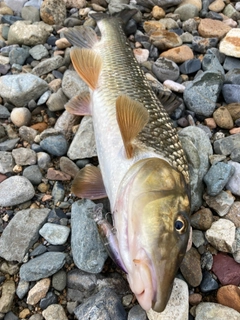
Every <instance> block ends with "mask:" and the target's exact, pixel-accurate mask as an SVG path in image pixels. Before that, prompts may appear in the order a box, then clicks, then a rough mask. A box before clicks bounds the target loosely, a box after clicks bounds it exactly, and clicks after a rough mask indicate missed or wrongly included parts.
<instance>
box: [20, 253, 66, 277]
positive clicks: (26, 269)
mask: <svg viewBox="0 0 240 320" xmlns="http://www.w3.org/2000/svg"><path fill="white" fill-rule="evenodd" d="M65 258H66V254H65V253H62V252H46V253H44V254H42V255H41V256H39V257H36V258H34V259H32V260H30V261H28V262H27V263H24V264H23V265H22V266H21V268H20V278H21V280H25V281H36V280H39V279H43V278H47V277H50V276H51V275H53V274H54V273H56V272H57V271H58V270H60V269H61V268H62V267H63V265H64V263H65Z"/></svg>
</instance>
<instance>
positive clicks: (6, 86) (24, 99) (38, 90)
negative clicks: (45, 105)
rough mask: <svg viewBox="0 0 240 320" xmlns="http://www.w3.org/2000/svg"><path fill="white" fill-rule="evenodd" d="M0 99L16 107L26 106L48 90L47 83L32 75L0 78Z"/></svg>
mask: <svg viewBox="0 0 240 320" xmlns="http://www.w3.org/2000/svg"><path fill="white" fill-rule="evenodd" d="M0 87H1V97H3V98H4V99H6V101H8V102H10V103H12V104H13V105H15V106H16V107H23V106H25V105H27V103H28V102H29V101H30V100H32V99H33V100H35V99H37V98H38V97H40V96H41V95H42V94H43V92H45V91H46V90H47V89H48V85H47V83H46V82H45V81H44V80H42V79H40V78H39V77H37V76H35V75H33V74H30V73H28V74H18V75H6V76H2V77H0Z"/></svg>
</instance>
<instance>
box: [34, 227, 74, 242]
mask: <svg viewBox="0 0 240 320" xmlns="http://www.w3.org/2000/svg"><path fill="white" fill-rule="evenodd" d="M39 233H40V235H41V236H42V237H43V238H45V239H46V240H47V241H48V242H49V243H50V244H53V245H61V244H64V243H65V242H66V241H67V238H68V236H69V233H70V229H69V228H68V227H65V226H60V225H58V224H55V223H45V224H44V225H43V227H42V228H41V229H40V230H39Z"/></svg>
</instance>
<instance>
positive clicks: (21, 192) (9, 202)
mask: <svg viewBox="0 0 240 320" xmlns="http://www.w3.org/2000/svg"><path fill="white" fill-rule="evenodd" d="M13 186H14V188H13ZM34 195H35V190H34V188H33V185H32V184H31V182H30V181H29V180H28V179H27V178H25V177H22V176H12V177H10V178H8V179H6V180H4V181H3V182H1V183H0V206H3V207H6V206H14V205H17V204H20V203H23V202H26V201H28V200H30V199H32V197H33V196H34Z"/></svg>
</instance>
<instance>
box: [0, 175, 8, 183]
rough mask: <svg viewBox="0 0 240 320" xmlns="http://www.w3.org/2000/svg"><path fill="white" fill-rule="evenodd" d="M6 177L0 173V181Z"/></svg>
mask: <svg viewBox="0 0 240 320" xmlns="http://www.w3.org/2000/svg"><path fill="white" fill-rule="evenodd" d="M6 179H7V176H5V174H2V173H0V183H1V182H2V181H4V180H6Z"/></svg>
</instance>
